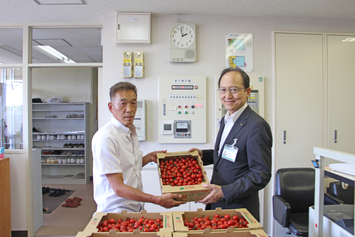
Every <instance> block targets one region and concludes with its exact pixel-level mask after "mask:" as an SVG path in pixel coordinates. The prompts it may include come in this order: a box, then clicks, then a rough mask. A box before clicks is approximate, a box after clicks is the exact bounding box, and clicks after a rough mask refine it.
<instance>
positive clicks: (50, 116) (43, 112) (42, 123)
mask: <svg viewBox="0 0 355 237" xmlns="http://www.w3.org/2000/svg"><path fill="white" fill-rule="evenodd" d="M32 120H33V121H32V126H33V130H34V131H33V133H32V134H33V148H39V149H41V163H42V183H43V184H86V183H88V182H89V168H90V167H89V166H90V161H89V160H88V157H90V156H89V154H90V150H91V149H90V140H89V138H88V126H89V125H88V103H33V104H32Z"/></svg>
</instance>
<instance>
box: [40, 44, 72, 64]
mask: <svg viewBox="0 0 355 237" xmlns="http://www.w3.org/2000/svg"><path fill="white" fill-rule="evenodd" d="M34 48H35V49H37V50H38V51H40V52H41V53H43V54H45V55H47V56H49V57H51V58H53V59H59V60H60V61H61V62H63V63H76V62H74V61H73V60H71V59H70V58H68V57H67V56H65V55H64V54H62V53H61V52H59V51H58V50H56V49H55V48H53V47H51V46H48V45H38V46H34Z"/></svg>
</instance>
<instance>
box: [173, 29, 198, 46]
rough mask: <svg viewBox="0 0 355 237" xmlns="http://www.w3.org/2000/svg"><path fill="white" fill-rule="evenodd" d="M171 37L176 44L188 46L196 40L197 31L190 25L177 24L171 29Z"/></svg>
mask: <svg viewBox="0 0 355 237" xmlns="http://www.w3.org/2000/svg"><path fill="white" fill-rule="evenodd" d="M170 39H171V41H172V43H173V44H175V45H176V46H178V47H181V48H186V47H189V46H190V45H191V44H192V43H193V42H194V41H195V32H194V30H193V29H192V28H191V27H190V26H188V25H185V24H181V25H177V26H175V27H174V28H173V29H172V31H171V34H170Z"/></svg>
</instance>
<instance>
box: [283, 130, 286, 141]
mask: <svg viewBox="0 0 355 237" xmlns="http://www.w3.org/2000/svg"><path fill="white" fill-rule="evenodd" d="M282 144H286V130H283V132H282Z"/></svg>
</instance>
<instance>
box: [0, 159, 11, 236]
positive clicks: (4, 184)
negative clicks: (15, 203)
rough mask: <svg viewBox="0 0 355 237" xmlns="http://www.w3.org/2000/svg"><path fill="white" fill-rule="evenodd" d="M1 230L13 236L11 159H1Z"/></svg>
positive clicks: (6, 234) (3, 234)
mask: <svg viewBox="0 0 355 237" xmlns="http://www.w3.org/2000/svg"><path fill="white" fill-rule="evenodd" d="M0 200H1V201H0V231H1V236H4V237H10V236H11V201H10V200H11V194H10V159H9V158H4V159H0Z"/></svg>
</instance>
